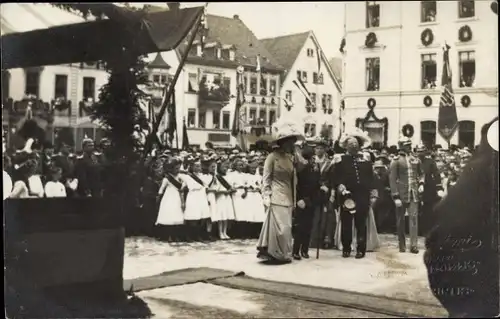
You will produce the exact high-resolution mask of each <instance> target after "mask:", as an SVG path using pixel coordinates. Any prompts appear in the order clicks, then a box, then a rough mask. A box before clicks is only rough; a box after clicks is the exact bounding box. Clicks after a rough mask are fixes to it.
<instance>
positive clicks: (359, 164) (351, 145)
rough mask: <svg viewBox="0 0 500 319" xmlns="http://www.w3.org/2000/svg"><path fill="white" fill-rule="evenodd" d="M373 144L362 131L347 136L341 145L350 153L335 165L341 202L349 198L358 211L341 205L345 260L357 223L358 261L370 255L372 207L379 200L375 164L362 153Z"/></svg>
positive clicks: (340, 158)
mask: <svg viewBox="0 0 500 319" xmlns="http://www.w3.org/2000/svg"><path fill="white" fill-rule="evenodd" d="M369 144H370V138H369V137H368V136H367V135H366V133H364V132H363V131H361V130H360V129H355V130H354V131H353V132H352V133H348V134H344V136H343V137H342V138H341V140H340V146H341V147H343V148H344V149H345V150H346V153H345V154H343V155H340V156H338V157H336V160H335V162H334V168H333V176H334V185H335V188H336V189H337V191H338V196H337V198H339V200H340V201H341V203H343V202H344V200H346V199H348V198H350V199H352V201H353V202H354V203H355V207H354V209H353V208H352V207H350V208H348V207H345V206H344V205H342V204H339V205H340V223H341V243H342V257H344V258H347V257H350V255H351V244H352V240H353V234H352V222H353V220H354V225H355V228H356V243H357V249H356V250H357V252H356V258H357V259H360V258H363V257H365V254H366V241H367V236H366V235H367V221H368V213H369V209H370V205H372V204H373V203H374V202H375V201H376V199H377V197H378V196H377V190H376V189H375V184H374V173H373V165H372V163H371V161H367V160H366V159H364V158H363V154H361V153H360V149H361V148H364V147H366V146H368V145H369Z"/></svg>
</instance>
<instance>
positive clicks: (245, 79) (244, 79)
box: [243, 74, 249, 93]
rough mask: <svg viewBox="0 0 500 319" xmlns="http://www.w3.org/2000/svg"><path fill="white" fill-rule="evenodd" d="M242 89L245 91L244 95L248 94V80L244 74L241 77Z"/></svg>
mask: <svg viewBox="0 0 500 319" xmlns="http://www.w3.org/2000/svg"><path fill="white" fill-rule="evenodd" d="M243 88H244V89H245V93H248V91H249V88H248V78H247V76H246V74H245V75H244V76H243Z"/></svg>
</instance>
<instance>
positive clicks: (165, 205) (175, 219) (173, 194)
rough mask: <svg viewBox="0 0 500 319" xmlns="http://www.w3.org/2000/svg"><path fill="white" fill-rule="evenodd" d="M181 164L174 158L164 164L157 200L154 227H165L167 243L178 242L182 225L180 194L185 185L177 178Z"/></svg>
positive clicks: (182, 208) (182, 197)
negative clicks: (157, 206)
mask: <svg viewBox="0 0 500 319" xmlns="http://www.w3.org/2000/svg"><path fill="white" fill-rule="evenodd" d="M180 169H181V162H180V161H179V160H177V159H175V158H171V159H169V160H168V161H167V162H166V163H165V177H164V178H163V181H162V184H161V186H160V190H159V191H158V198H159V200H160V209H159V212H158V218H157V219H156V223H155V224H156V225H161V226H167V227H165V232H166V234H165V235H167V236H168V237H167V238H168V240H169V241H172V240H179V239H180V236H181V230H182V225H183V224H184V208H185V201H184V196H182V192H183V190H184V188H185V184H184V183H183V181H182V180H181V178H180V176H179V172H180Z"/></svg>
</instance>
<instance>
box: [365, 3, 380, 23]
mask: <svg viewBox="0 0 500 319" xmlns="http://www.w3.org/2000/svg"><path fill="white" fill-rule="evenodd" d="M379 26H380V5H379V4H377V3H376V2H375V1H367V2H366V27H367V28H377V27H379Z"/></svg>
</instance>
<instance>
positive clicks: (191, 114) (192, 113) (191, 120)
mask: <svg viewBox="0 0 500 319" xmlns="http://www.w3.org/2000/svg"><path fill="white" fill-rule="evenodd" d="M195 126H196V110H195V109H189V110H188V118H187V127H189V128H192V127H195Z"/></svg>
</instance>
